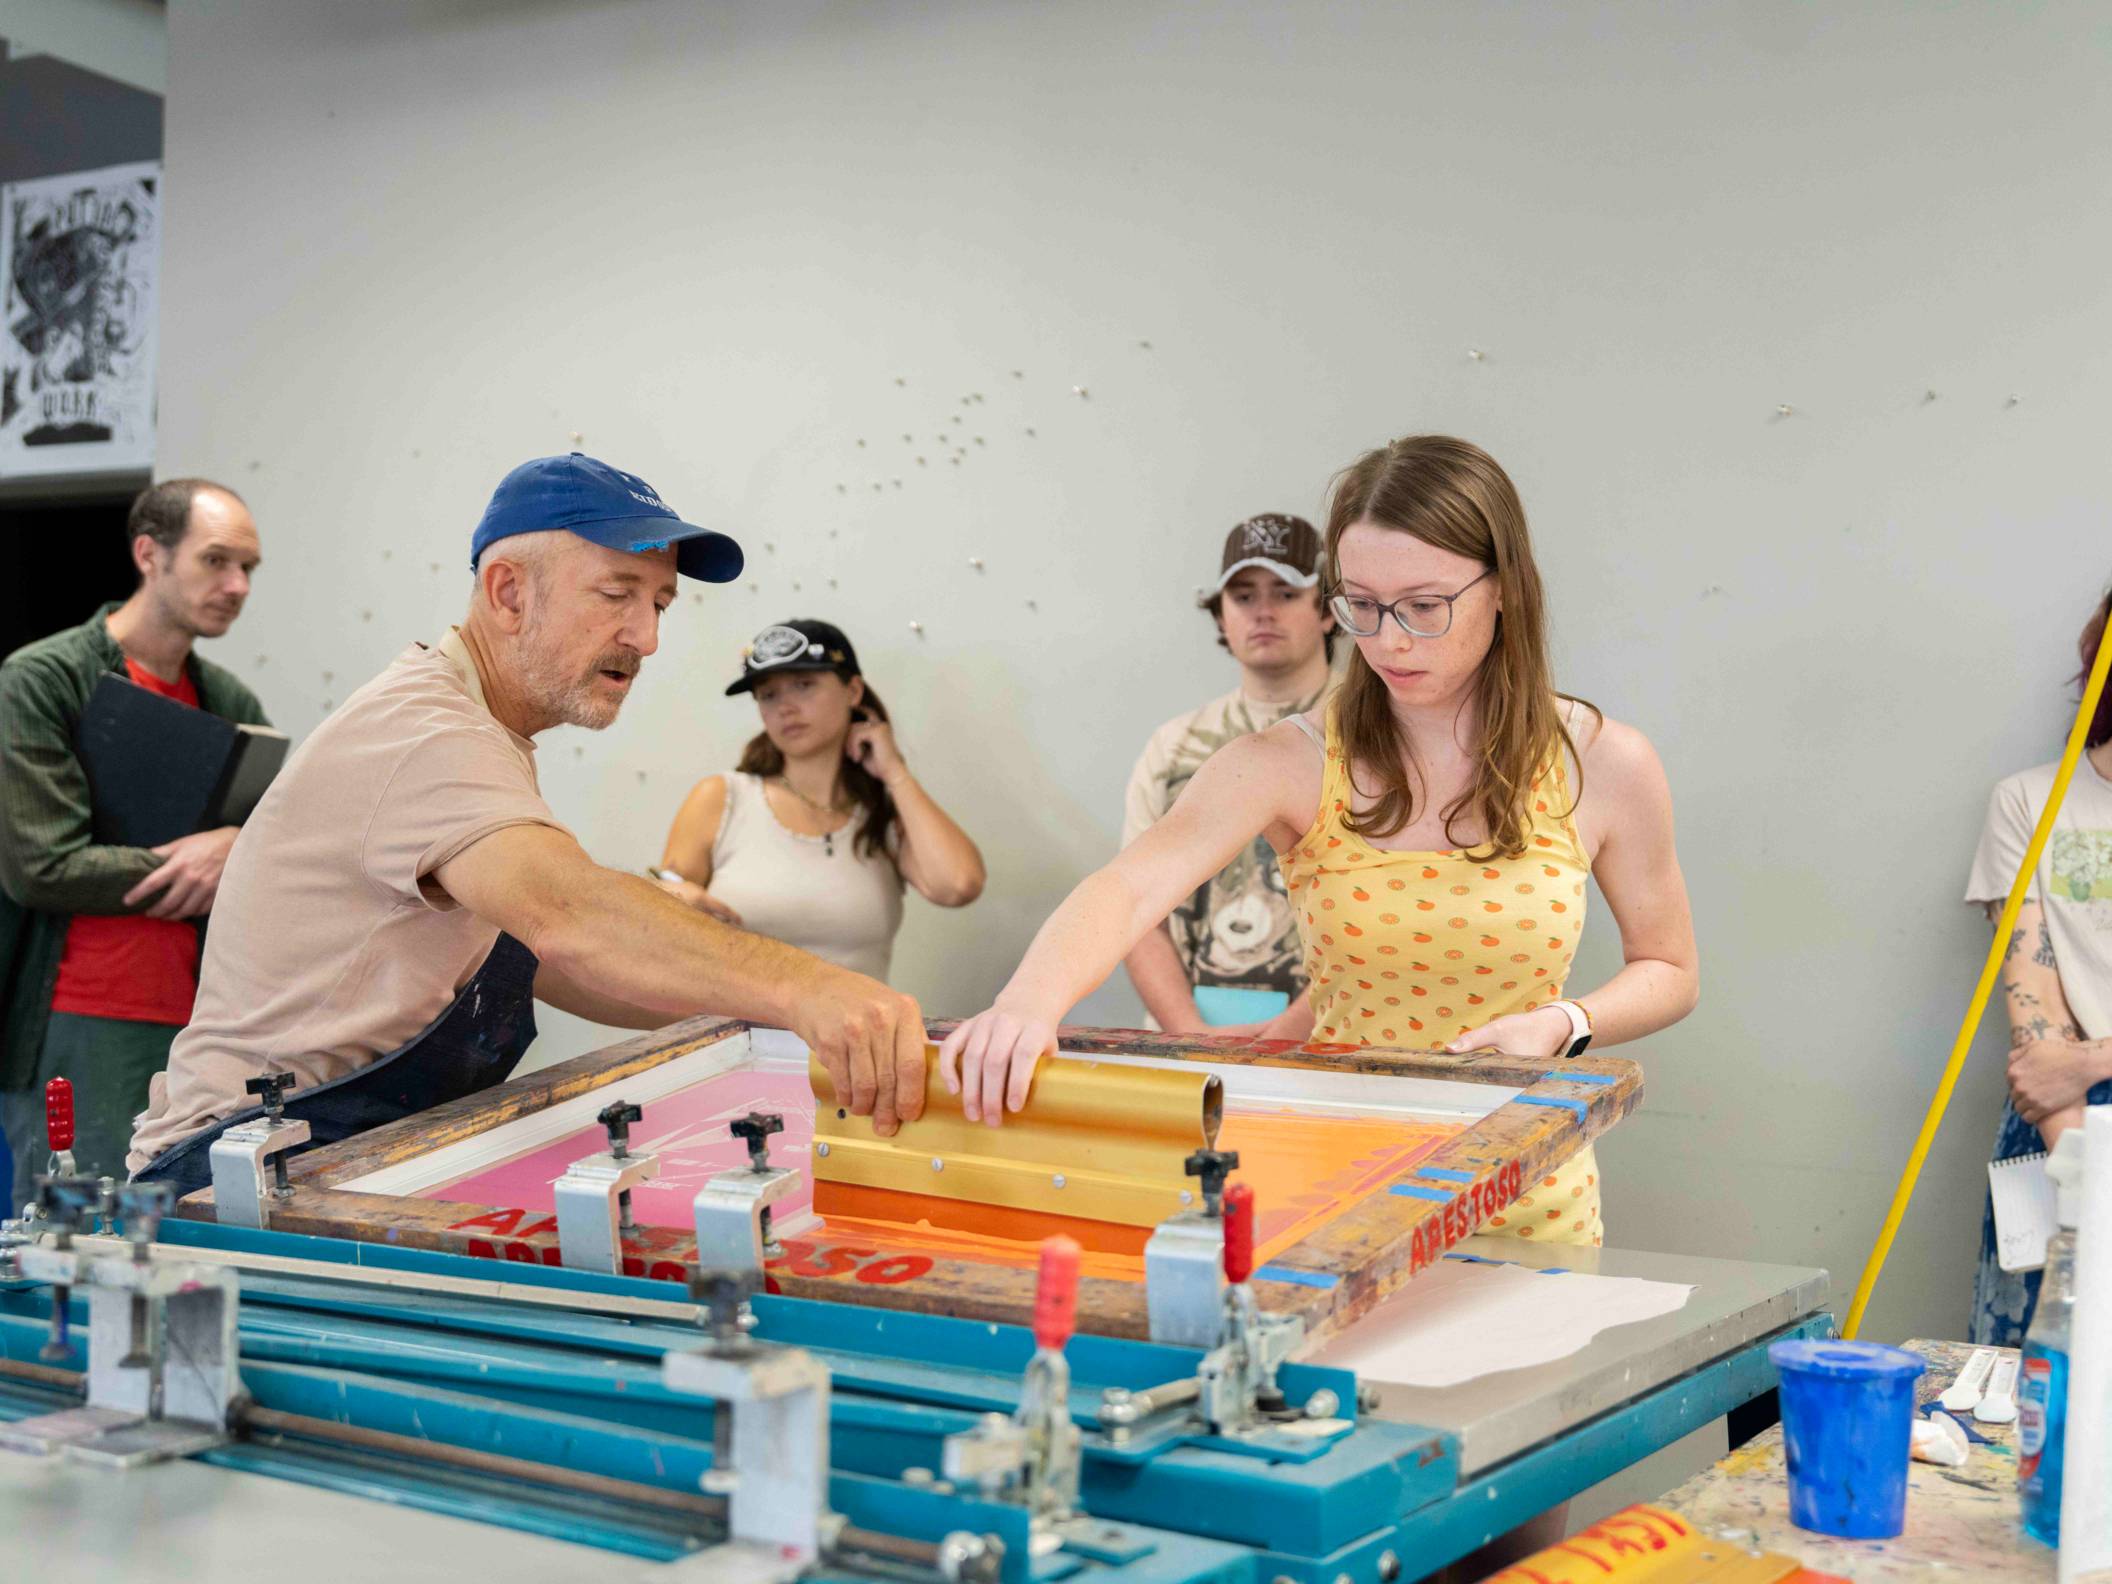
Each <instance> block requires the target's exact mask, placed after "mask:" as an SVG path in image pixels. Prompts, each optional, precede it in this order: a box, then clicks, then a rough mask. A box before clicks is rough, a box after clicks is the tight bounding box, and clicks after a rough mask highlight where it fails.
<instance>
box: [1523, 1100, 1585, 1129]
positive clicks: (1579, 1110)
mask: <svg viewBox="0 0 2112 1584" xmlns="http://www.w3.org/2000/svg"><path fill="white" fill-rule="evenodd" d="M1515 1104H1518V1105H1536V1106H1553V1107H1554V1108H1555V1109H1556V1110H1558V1111H1574V1112H1576V1114H1577V1120H1578V1121H1579V1122H1581V1121H1583V1120H1584V1119H1585V1118H1586V1117H1588V1116H1590V1115H1591V1107H1590V1106H1588V1105H1586V1104H1585V1103H1584V1102H1583V1101H1581V1100H1565V1099H1563V1098H1562V1097H1561V1096H1560V1095H1520V1096H1519V1097H1518V1099H1517V1100H1516V1102H1515Z"/></svg>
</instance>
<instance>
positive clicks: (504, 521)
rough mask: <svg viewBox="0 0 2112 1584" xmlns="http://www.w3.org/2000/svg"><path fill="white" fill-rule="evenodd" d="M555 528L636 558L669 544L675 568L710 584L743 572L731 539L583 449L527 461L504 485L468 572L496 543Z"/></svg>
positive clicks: (475, 543) (482, 525)
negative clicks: (679, 511) (691, 520)
mask: <svg viewBox="0 0 2112 1584" xmlns="http://www.w3.org/2000/svg"><path fill="white" fill-rule="evenodd" d="M551 528H562V529H564V530H565V531H566V532H568V533H576V534H578V535H579V536H580V538H582V539H586V540H590V541H592V542H593V543H595V544H598V545H607V546H608V547H609V548H610V549H611V550H627V551H630V552H633V553H636V552H638V551H640V550H658V549H659V548H660V547H661V546H662V545H669V544H671V545H673V546H674V547H675V570H676V571H677V572H679V573H681V574H682V575H683V576H684V577H693V578H697V579H700V580H701V581H703V582H706V583H731V582H732V581H733V580H734V579H735V578H737V577H739V576H740V575H741V566H742V563H743V559H744V558H743V557H742V555H741V547H740V546H739V545H738V544H736V543H735V542H734V541H733V540H732V539H730V538H728V537H727V536H726V535H725V534H722V533H719V532H717V531H716V530H714V529H711V528H699V527H698V526H697V525H696V524H695V523H686V522H684V521H683V520H682V519H681V518H679V517H677V516H676V515H675V513H674V510H673V508H672V507H670V506H669V505H668V504H667V502H666V501H664V500H662V499H661V498H660V492H659V491H658V490H656V489H654V488H653V487H652V485H650V484H648V483H646V481H645V480H644V479H642V478H640V477H639V476H638V475H637V474H635V473H626V472H624V471H622V469H620V468H612V467H610V466H609V465H608V463H606V462H599V461H596V460H595V459H594V458H593V457H590V456H584V455H582V454H581V453H579V452H577V451H574V452H572V453H571V454H570V455H568V456H551V457H537V458H536V459H535V460H534V461H533V462H523V463H522V464H521V465H520V466H519V467H517V468H515V469H514V470H513V471H512V472H511V473H509V474H507V475H506V476H505V477H504V478H503V479H501V480H500V481H499V487H498V488H497V489H495V490H493V491H492V492H491V504H490V505H488V506H486V507H485V508H484V515H483V517H482V518H481V519H480V520H479V521H478V523H477V531H476V532H475V533H474V534H472V535H471V536H470V540H469V567H470V570H471V571H472V572H474V571H475V570H476V568H477V563H478V562H479V561H481V560H483V559H484V552H485V551H486V550H488V549H490V548H491V546H492V545H493V544H494V543H495V542H497V541H498V540H501V539H508V538H511V537H512V536H513V535H515V534H524V533H542V532H544V531H545V530H547V529H551Z"/></svg>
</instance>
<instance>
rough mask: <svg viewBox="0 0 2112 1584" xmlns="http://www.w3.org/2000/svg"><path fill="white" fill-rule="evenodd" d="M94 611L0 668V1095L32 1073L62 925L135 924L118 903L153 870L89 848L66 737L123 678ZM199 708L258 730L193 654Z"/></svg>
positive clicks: (136, 854) (248, 697)
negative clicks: (123, 920)
mask: <svg viewBox="0 0 2112 1584" xmlns="http://www.w3.org/2000/svg"><path fill="white" fill-rule="evenodd" d="M116 609H117V605H116V603H115V602H113V603H111V604H108V605H105V606H104V607H103V608H102V609H101V610H99V611H97V612H96V613H95V614H94V615H93V616H91V617H90V618H89V619H88V620H87V621H86V622H84V623H82V624H81V625H80V626H78V627H69V628H67V629H66V630H65V631H64V632H60V633H54V634H52V636H50V637H49V638H40V639H39V640H37V642H35V643H33V644H26V645H24V646H23V647H22V648H20V649H17V650H16V651H15V652H14V653H13V654H11V655H9V656H8V657H7V659H6V660H5V661H0V1089H20V1088H22V1087H24V1086H25V1085H26V1084H28V1083H29V1081H30V1076H31V1074H32V1073H33V1072H34V1071H35V1069H36V1058H37V1052H38V1051H39V1050H41V1049H42V1048H43V1044H44V1025H45V1021H46V1020H47V1019H48V1018H49V1017H50V1015H51V996H52V988H53V986H54V985H55V984H56V983H57V982H58V977H59V957H60V954H61V953H62V952H63V951H64V950H65V946H66V926H67V925H68V924H69V923H70V922H71V921H72V918H73V915H74V914H76V913H141V912H144V911H145V910H146V908H147V907H148V906H149V905H150V904H151V903H152V901H153V899H152V898H151V897H150V898H148V899H147V901H146V902H142V903H140V904H139V905H137V906H135V907H129V908H128V907H126V906H125V902H124V897H125V893H126V892H127V891H130V890H131V889H132V888H133V887H134V886H136V885H138V884H139V882H140V881H142V880H144V879H145V878H146V877H147V876H148V875H150V874H152V873H153V872H154V871H155V870H156V869H158V868H160V867H161V860H160V859H159V858H157V857H155V856H154V854H153V853H151V852H149V851H148V850H147V849H146V848H144V847H111V846H105V845H103V844H101V843H99V842H97V841H96V839H95V834H94V828H93V825H92V822H91V817H90V816H91V809H90V804H89V799H88V777H87V775H86V773H85V772H83V771H82V769H81V762H80V760H79V759H78V758H77V757H76V756H75V754H74V747H73V739H74V729H75V727H76V726H77V725H78V724H79V722H80V718H81V712H82V710H84V709H85V708H87V705H88V696H89V694H91V693H92V692H94V691H95V683H96V679H97V678H98V677H100V676H102V675H103V674H104V673H106V672H114V673H116V674H117V675H119V676H123V675H124V674H125V657H124V652H123V651H122V650H120V649H119V648H118V646H117V642H116V640H115V639H113V638H112V637H111V636H110V629H109V627H108V626H107V625H106V623H105V618H106V617H108V616H109V614H110V613H111V612H112V611H114V610H116ZM188 666H189V670H190V676H191V685H192V686H193V687H195V688H197V690H198V703H199V706H200V707H201V708H203V709H206V710H209V711H211V712H212V713H213V714H215V715H218V716H220V717H221V718H222V719H224V720H230V721H235V722H237V723H239V724H244V725H254V726H264V725H269V724H270V723H269V722H268V721H266V720H265V718H264V706H263V705H261V704H259V703H258V702H257V696H256V695H255V694H254V693H252V692H250V691H249V689H248V688H246V687H244V686H243V685H242V684H241V683H240V682H238V681H236V680H235V678H234V676H233V674H232V673H231V672H228V671H226V670H223V669H222V668H221V667H219V666H216V665H214V664H213V663H212V662H211V661H210V660H203V659H200V658H199V657H198V656H197V655H196V654H193V655H192V656H191V658H190V660H189V662H188Z"/></svg>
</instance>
